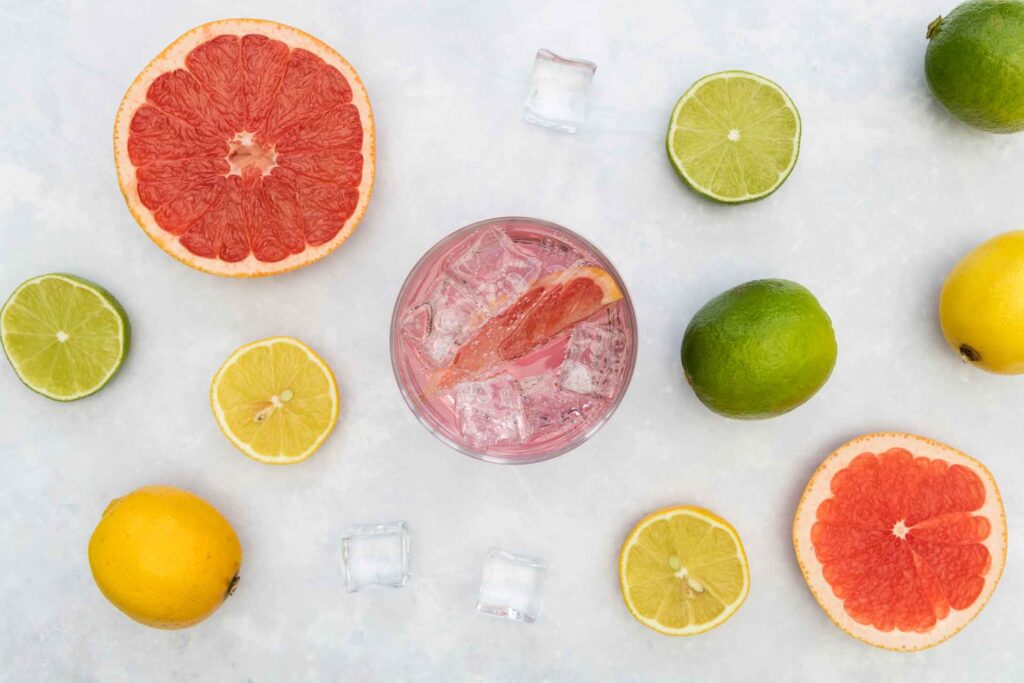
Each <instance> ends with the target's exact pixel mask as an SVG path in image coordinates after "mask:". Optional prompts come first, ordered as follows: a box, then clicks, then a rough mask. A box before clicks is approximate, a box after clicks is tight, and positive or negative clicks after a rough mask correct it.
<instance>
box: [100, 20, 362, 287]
mask: <svg viewBox="0 0 1024 683" xmlns="http://www.w3.org/2000/svg"><path fill="white" fill-rule="evenodd" d="M373 143H374V133H373V116H372V114H371V112H370V101H369V99H368V98H367V95H366V90H365V89H364V88H363V84H362V82H361V81H360V80H359V76H358V75H357V74H356V72H355V70H354V69H353V68H352V67H351V65H349V63H348V62H347V61H345V59H344V58H343V57H342V56H341V55H339V54H338V53H337V52H335V51H334V50H333V49H332V48H331V47H329V46H328V45H326V44H325V43H322V42H321V41H319V40H317V39H316V38H314V37H313V36H310V35H308V34H306V33H303V32H302V31H300V30H298V29H295V28H292V27H290V26H285V25H283V24H278V23H274V22H271V21H262V20H258V19H227V20H224V21H215V22H212V23H209V24H204V25H202V26H199V27H197V28H194V29H192V30H191V31H189V32H188V33H186V34H185V35H183V36H181V37H180V38H178V39H177V40H175V41H174V42H173V43H171V44H170V45H169V46H168V47H167V48H166V49H165V50H164V51H163V52H161V53H160V54H159V55H158V56H157V57H156V58H155V59H154V60H153V61H151V62H150V63H149V65H147V66H146V68H145V69H143V71H142V73H141V74H139V76H138V77H137V78H136V79H135V81H134V82H133V83H132V85H131V87H130V88H129V89H128V92H127V93H125V96H124V99H123V100H122V101H121V107H120V109H119V110H118V112H117V120H116V122H115V124H114V158H115V161H116V163H117V178H118V182H119V183H120V185H121V192H122V193H123V194H124V197H125V200H126V201H127V202H128V208H129V209H130V210H131V212H132V215H134V216H135V219H136V220H137V221H138V222H139V225H140V226H142V228H143V230H145V231H146V234H148V235H149V236H150V237H151V238H152V239H153V241H154V242H156V243H157V244H158V245H159V246H160V247H161V248H162V249H164V250H165V251H166V252H167V253H169V254H170V255H171V256H173V257H175V258H176V259H178V260H180V261H182V262H183V263H185V264H187V265H189V266H192V267H193V268H197V269H199V270H203V271H206V272H209V273H215V274H217V275H227V276H241V277H245V276H253V275H272V274H274V273H281V272H284V271H287V270H292V269H294V268H299V267H301V266H305V265H308V264H309V263H312V262H313V261H316V260H317V259H320V258H322V257H323V256H325V255H327V254H328V253H330V252H331V251H333V250H334V249H335V247H337V246H338V245H339V244H341V243H342V242H344V241H345V240H346V239H347V238H348V236H349V235H351V234H352V231H353V230H355V228H356V224H357V223H359V220H360V219H361V218H362V216H363V212H364V211H365V210H366V205H367V203H368V202H369V200H370V192H371V189H372V187H373V175H374V146H373Z"/></svg>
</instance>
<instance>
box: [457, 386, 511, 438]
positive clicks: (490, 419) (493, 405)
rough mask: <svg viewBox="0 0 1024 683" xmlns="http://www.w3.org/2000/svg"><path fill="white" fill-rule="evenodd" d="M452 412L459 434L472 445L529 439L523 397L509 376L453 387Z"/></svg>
mask: <svg viewBox="0 0 1024 683" xmlns="http://www.w3.org/2000/svg"><path fill="white" fill-rule="evenodd" d="M455 413H456V418H457V421H458V425H459V431H460V433H461V434H462V435H463V436H464V437H466V438H467V439H469V440H470V442H472V443H473V444H474V445H476V446H491V445H494V444H500V443H521V442H523V441H526V439H527V438H529V431H528V429H527V424H526V412H525V410H524V408H523V394H522V392H521V391H520V389H519V382H517V381H516V380H515V379H514V378H513V377H512V376H511V375H507V374H506V375H498V376H496V377H491V378H488V379H484V380H480V381H477V382H463V383H462V384H459V385H456V387H455Z"/></svg>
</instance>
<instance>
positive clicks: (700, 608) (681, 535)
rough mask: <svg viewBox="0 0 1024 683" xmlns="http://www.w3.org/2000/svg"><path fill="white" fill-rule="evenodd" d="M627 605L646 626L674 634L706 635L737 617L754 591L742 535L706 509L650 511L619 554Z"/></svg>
mask: <svg viewBox="0 0 1024 683" xmlns="http://www.w3.org/2000/svg"><path fill="white" fill-rule="evenodd" d="M619 582H620V583H621V584H622V597H623V598H624V599H625V601H626V607H627V608H628V609H629V611H630V613H631V614H632V615H633V616H634V617H636V619H637V621H639V622H640V623H641V624H643V625H644V626H647V627H649V628H652V629H654V630H655V631H658V632H659V633H664V634H666V635H670V636H692V635H696V634H698V633H704V632H705V631H709V630H711V629H713V628H714V627H716V626H718V625H719V624H721V623H722V622H724V621H725V620H726V619H728V618H729V617H731V616H732V615H733V614H735V613H736V611H737V610H738V609H739V608H740V606H741V605H742V604H743V601H744V600H746V599H747V593H749V592H750V567H749V565H748V564H747V556H746V553H744V551H743V543H742V542H741V541H740V536H739V534H737V533H736V530H735V529H734V528H732V525H731V524H729V523H728V522H727V521H725V520H724V519H722V518H721V517H719V516H718V515H716V514H714V513H713V512H709V511H708V510H705V509H703V508H699V507H693V506H689V505H683V506H679V507H672V508H667V509H664V510H659V511H658V512H655V513H653V514H650V515H648V516H647V517H645V518H644V519H642V520H641V521H640V523H639V524H637V525H636V527H635V528H634V529H633V531H632V532H630V534H629V537H627V538H626V542H625V543H624V544H623V546H622V553H621V554H620V555H619Z"/></svg>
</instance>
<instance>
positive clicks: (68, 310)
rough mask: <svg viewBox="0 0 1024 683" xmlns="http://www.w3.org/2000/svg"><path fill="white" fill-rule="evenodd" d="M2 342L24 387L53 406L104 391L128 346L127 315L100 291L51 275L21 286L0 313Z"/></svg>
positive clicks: (82, 282) (78, 280) (80, 281)
mask: <svg viewBox="0 0 1024 683" xmlns="http://www.w3.org/2000/svg"><path fill="white" fill-rule="evenodd" d="M0 339H2V342H3V348H4V352H5V353H6V354H7V358H8V360H9V361H10V362H11V366H12V367H13V368H14V371H15V372H16V373H17V375H18V377H19V378H20V379H21V381H22V382H24V383H25V385H26V386H27V387H28V388H29V389H32V390H33V391H35V392H37V393H39V394H42V395H43V396H46V397H47V398H51V399H54V400H56V401H74V400H76V399H79V398H84V397H86V396H89V395H90V394H94V393H96V392H97V391H99V390H100V389H102V388H103V387H104V386H105V385H106V384H107V383H108V382H109V381H110V380H111V379H112V378H113V376H114V374H115V373H116V372H117V370H118V369H119V368H120V367H121V363H122V362H123V361H124V358H125V355H126V354H127V353H128V347H129V345H130V339H131V330H130V327H129V325H128V316H127V315H126V314H125V312H124V309H122V308H121V306H120V304H118V303H117V300H116V299H114V297H113V296H112V295H111V294H110V293H109V292H107V291H106V290H104V289H103V288H102V287H99V286H98V285H95V284H93V283H91V282H88V281H86V280H83V279H81V278H77V277H74V276H73V275H65V274H60V273H54V274H50V275H40V276H39V277H35V278H32V279H31V280H27V281H25V282H23V283H22V284H21V285H20V286H19V287H18V288H17V289H16V290H14V293H13V294H12V295H11V297H10V298H9V299H8V300H7V303H5V304H4V307H3V309H2V310H0Z"/></svg>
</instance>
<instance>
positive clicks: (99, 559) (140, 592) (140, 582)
mask: <svg viewBox="0 0 1024 683" xmlns="http://www.w3.org/2000/svg"><path fill="white" fill-rule="evenodd" d="M241 564H242V546H241V544H240V543H239V541H238V536H237V535H235V532H234V529H232V528H231V525H230V524H229V523H228V521H227V520H226V519H224V517H223V516H222V515H221V514H220V513H219V512H218V511H217V509H216V508H214V507H213V506H212V505H210V504H209V503H207V502H206V501H205V500H203V499H202V498H200V497H198V496H196V495H194V494H192V493H189V492H188V491H183V490H181V489H177V488H174V487H171V486H147V487H145V488H141V489H138V490H137V491H133V492H132V493H130V494H128V495H126V496H124V497H123V498H118V499H117V500H115V501H114V502H112V503H111V504H110V505H109V506H107V509H106V510H105V511H104V513H103V518H102V519H101V520H100V523H99V524H98V525H97V526H96V530H95V531H94V532H93V535H92V538H90V539H89V566H90V568H91V569H92V575H93V578H94V579H95V581H96V585H97V586H98V587H99V589H100V591H101V592H102V593H103V595H104V596H106V598H107V599H108V600H110V602H111V603H113V604H114V606H115V607H117V608H118V609H120V610H121V611H122V612H124V613H125V614H127V615H128V616H129V617H131V618H132V619H135V620H136V621H138V622H140V623H143V624H146V625H147V626H152V627H154V628H167V629H174V628H185V627H187V626H192V625H193V624H196V623H198V622H200V621H202V620H203V619H205V618H206V617H208V616H210V615H211V614H212V613H213V612H215V611H216V610H217V608H218V607H220V605H221V603H223V602H224V600H225V598H227V597H228V596H229V595H230V594H231V592H232V591H233V590H234V587H235V584H236V582H237V581H238V570H239V568H240V567H241Z"/></svg>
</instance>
